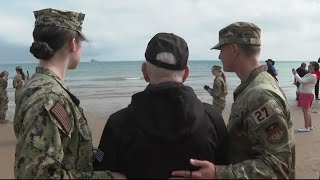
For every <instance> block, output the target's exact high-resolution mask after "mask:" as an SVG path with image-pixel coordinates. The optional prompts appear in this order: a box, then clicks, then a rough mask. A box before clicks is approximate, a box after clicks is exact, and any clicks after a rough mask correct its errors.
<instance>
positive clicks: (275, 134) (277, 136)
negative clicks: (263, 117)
mask: <svg viewBox="0 0 320 180" xmlns="http://www.w3.org/2000/svg"><path fill="white" fill-rule="evenodd" d="M265 132H266V134H267V140H268V142H269V143H271V144H277V143H282V142H283V140H284V139H285V137H286V131H285V129H283V128H282V127H281V126H280V125H279V124H278V123H273V124H271V125H269V126H268V127H267V128H266V129H265Z"/></svg>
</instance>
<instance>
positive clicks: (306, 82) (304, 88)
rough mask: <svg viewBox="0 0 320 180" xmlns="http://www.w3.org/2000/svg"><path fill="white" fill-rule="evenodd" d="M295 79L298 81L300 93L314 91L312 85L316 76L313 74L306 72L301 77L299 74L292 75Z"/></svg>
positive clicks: (314, 83)
mask: <svg viewBox="0 0 320 180" xmlns="http://www.w3.org/2000/svg"><path fill="white" fill-rule="evenodd" d="M294 76H295V78H296V80H297V81H298V82H299V83H300V86H299V92H300V93H310V94H313V93H314V86H315V85H316V83H317V77H316V75H315V74H310V73H308V74H306V75H305V76H303V77H302V78H301V77H300V76H299V74H298V73H297V74H295V75H294Z"/></svg>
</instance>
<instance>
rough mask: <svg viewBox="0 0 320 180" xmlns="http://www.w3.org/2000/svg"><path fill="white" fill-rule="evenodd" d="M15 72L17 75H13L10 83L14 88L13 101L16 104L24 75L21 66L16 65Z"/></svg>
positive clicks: (24, 79)
mask: <svg viewBox="0 0 320 180" xmlns="http://www.w3.org/2000/svg"><path fill="white" fill-rule="evenodd" d="M16 72H17V75H15V76H14V78H13V83H12V85H13V88H15V89H16V90H15V93H14V102H15V103H16V104H17V101H18V98H19V95H20V93H21V90H22V87H23V85H24V83H25V81H26V76H25V74H24V72H23V71H22V67H21V66H17V67H16Z"/></svg>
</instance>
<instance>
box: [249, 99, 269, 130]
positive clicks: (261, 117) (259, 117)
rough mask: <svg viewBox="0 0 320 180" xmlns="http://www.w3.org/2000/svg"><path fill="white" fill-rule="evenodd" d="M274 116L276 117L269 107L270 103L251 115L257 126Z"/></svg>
mask: <svg viewBox="0 0 320 180" xmlns="http://www.w3.org/2000/svg"><path fill="white" fill-rule="evenodd" d="M272 115H274V111H273V110H272V108H271V107H270V106H269V104H268V102H267V103H265V104H264V105H263V106H261V107H260V108H258V109H257V110H255V111H254V112H252V113H251V116H252V118H253V119H254V121H255V122H256V124H257V125H259V124H261V123H263V122H264V121H266V120H267V119H269V118H270V117H271V116H272Z"/></svg>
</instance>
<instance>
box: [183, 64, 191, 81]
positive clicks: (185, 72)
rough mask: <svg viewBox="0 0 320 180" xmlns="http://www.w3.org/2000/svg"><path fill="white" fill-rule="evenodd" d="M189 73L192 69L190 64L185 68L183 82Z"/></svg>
mask: <svg viewBox="0 0 320 180" xmlns="http://www.w3.org/2000/svg"><path fill="white" fill-rule="evenodd" d="M189 73H190V69H189V66H187V67H186V68H185V69H184V73H183V76H182V82H184V81H185V80H186V79H187V77H188V76H189Z"/></svg>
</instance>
